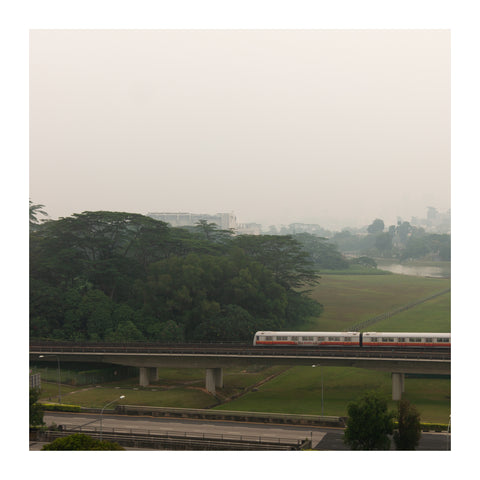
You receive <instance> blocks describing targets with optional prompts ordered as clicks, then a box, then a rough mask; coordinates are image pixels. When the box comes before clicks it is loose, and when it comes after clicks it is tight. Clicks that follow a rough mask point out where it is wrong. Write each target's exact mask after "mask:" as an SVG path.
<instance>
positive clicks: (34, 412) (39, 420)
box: [30, 388, 45, 427]
mask: <svg viewBox="0 0 480 480" xmlns="http://www.w3.org/2000/svg"><path fill="white" fill-rule="evenodd" d="M39 396H40V390H39V389H38V388H31V389H30V426H31V427H38V426H40V425H45V422H44V421H43V410H42V407H41V406H40V405H39V404H38V403H37V401H38V397H39Z"/></svg>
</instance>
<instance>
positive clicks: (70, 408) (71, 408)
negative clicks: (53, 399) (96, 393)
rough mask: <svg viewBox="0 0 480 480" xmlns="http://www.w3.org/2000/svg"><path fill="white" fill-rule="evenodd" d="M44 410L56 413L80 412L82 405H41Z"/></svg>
mask: <svg viewBox="0 0 480 480" xmlns="http://www.w3.org/2000/svg"><path fill="white" fill-rule="evenodd" d="M39 405H40V407H41V408H43V410H49V411H55V412H80V411H81V407H80V405H65V404H59V403H39Z"/></svg>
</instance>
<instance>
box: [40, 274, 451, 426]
mask: <svg viewBox="0 0 480 480" xmlns="http://www.w3.org/2000/svg"><path fill="white" fill-rule="evenodd" d="M449 287H450V280H449V279H433V278H418V277H411V276H405V275H393V274H392V275H331V274H324V275H322V279H321V281H320V283H319V285H317V286H316V287H315V288H313V289H312V291H311V295H312V297H313V298H315V299H316V300H318V301H319V302H320V303H322V304H323V305H324V312H323V314H322V315H321V316H320V317H319V318H314V319H311V321H310V322H308V323H307V324H305V325H303V328H302V330H318V331H322V330H323V331H341V330H346V329H348V328H349V326H351V325H353V324H355V323H357V322H359V321H361V320H366V319H370V318H372V317H375V316H377V315H379V314H381V313H384V312H389V311H392V310H394V309H396V308H398V307H401V306H403V305H405V304H408V303H411V302H414V301H416V300H419V299H422V298H425V297H427V296H429V295H432V294H435V293H437V292H440V291H442V290H445V289H448V288H449ZM450 323H451V322H450V294H449V293H446V294H443V295H441V296H440V297H437V298H435V299H432V300H429V301H427V302H425V303H422V304H420V305H417V306H415V307H414V308H411V309H409V310H407V311H404V312H402V313H399V314H397V315H394V316H392V317H391V318H390V319H388V320H384V321H382V322H379V323H377V324H375V325H373V326H371V327H369V330H371V331H375V330H376V331H417V332H421V331H438V332H442V331H450ZM272 375H277V376H275V377H274V378H273V379H271V380H269V381H268V382H266V383H264V384H262V385H258V384H259V383H260V382H262V380H265V379H266V378H268V377H270V376H272ZM159 377H160V380H159V381H158V382H157V383H156V384H154V385H151V386H150V387H147V388H140V387H138V385H137V383H138V378H133V379H128V380H122V381H117V382H110V383H105V384H102V385H99V386H96V385H92V386H89V387H87V386H85V387H70V386H65V385H63V386H62V396H63V398H62V402H63V403H71V404H76V405H82V406H90V407H100V406H103V405H105V404H106V403H108V402H109V401H111V400H112V399H113V398H115V397H116V396H117V395H118V396H120V395H125V396H126V399H125V402H126V403H128V404H131V405H135V404H137V405H153V406H171V407H185V408H212V407H213V408H218V409H227V410H246V411H263V412H281V413H304V414H320V413H321V404H322V402H321V397H322V378H323V393H324V395H323V397H324V398H323V412H324V414H325V415H334V416H345V415H346V411H347V410H346V409H347V405H348V403H349V402H351V401H354V400H356V399H357V398H359V397H360V396H361V395H362V394H364V393H365V392H366V391H370V390H377V391H379V392H381V393H383V394H385V395H386V396H387V397H388V398H391V391H392V390H391V389H392V384H391V375H390V374H389V373H382V372H376V371H370V370H362V369H355V368H340V367H321V368H311V367H292V368H289V369H285V367H281V368H280V367H272V368H265V369H263V368H261V367H257V368H254V367H252V368H251V369H248V370H240V369H225V370H224V388H223V389H221V390H219V391H218V395H217V398H215V397H213V396H212V395H210V394H209V393H207V392H206V391H205V390H204V386H205V384H204V382H205V372H204V370H201V369H197V370H193V369H161V370H159ZM253 386H257V388H255V389H254V390H251V388H252V387H253ZM57 395H58V386H57V385H56V384H55V383H54V382H52V383H44V384H43V392H42V398H43V399H44V400H48V399H49V398H51V400H52V401H56V398H57ZM235 395H240V396H239V397H238V398H236V399H234V400H231V401H229V400H228V399H229V397H232V396H235ZM403 397H404V398H406V399H408V400H410V402H412V403H413V404H414V405H415V406H416V407H417V408H418V409H419V410H420V412H421V416H422V421H424V422H433V423H434V422H439V423H448V418H449V414H450V379H447V378H408V377H407V378H406V379H405V393H404V395H403ZM220 402H225V403H221V404H219V403H220ZM390 403H391V407H392V408H393V407H394V402H390Z"/></svg>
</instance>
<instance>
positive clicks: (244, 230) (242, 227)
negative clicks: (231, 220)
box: [236, 223, 262, 235]
mask: <svg viewBox="0 0 480 480" xmlns="http://www.w3.org/2000/svg"><path fill="white" fill-rule="evenodd" d="M236 232H237V233H238V234H240V235H260V234H261V233H262V225H260V223H239V224H238V227H237V229H236Z"/></svg>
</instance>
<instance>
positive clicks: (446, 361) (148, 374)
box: [30, 343, 450, 400]
mask: <svg viewBox="0 0 480 480" xmlns="http://www.w3.org/2000/svg"><path fill="white" fill-rule="evenodd" d="M40 355H44V356H45V360H47V359H48V360H52V361H55V360H56V359H58V361H60V362H62V363H64V362H95V363H107V364H114V365H124V366H132V367H138V368H139V370H140V379H139V383H140V385H141V386H147V385H149V383H150V382H151V381H155V380H158V368H204V369H205V372H206V374H205V387H206V389H207V391H209V392H210V393H212V394H214V393H215V389H216V388H222V387H223V368H228V367H239V366H240V367H247V366H249V365H252V364H254V365H265V366H272V365H288V366H311V365H312V364H315V365H318V366H325V367H328V366H335V367H355V368H363V369H369V370H378V371H383V372H391V374H392V399H393V400H400V398H401V395H402V392H403V391H404V390H405V374H406V373H423V374H440V375H445V374H447V375H448V374H450V349H445V350H443V349H441V351H440V350H438V351H432V350H419V349H396V350H395V349H378V348H377V349H371V348H356V347H353V348H352V347H350V348H331V347H330V348H318V347H317V348H309V347H292V348H290V347H287V348H285V347H283V348H272V347H252V346H251V345H241V346H239V345H236V346H232V345H221V344H219V345H215V344H203V345H147V344H144V345H114V344H99V345H95V344H91V345H79V344H69V345H67V344H47V343H45V344H42V343H39V344H33V343H32V344H31V345H30V359H31V360H34V359H38V357H39V356H40ZM53 357H56V358H53Z"/></svg>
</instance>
